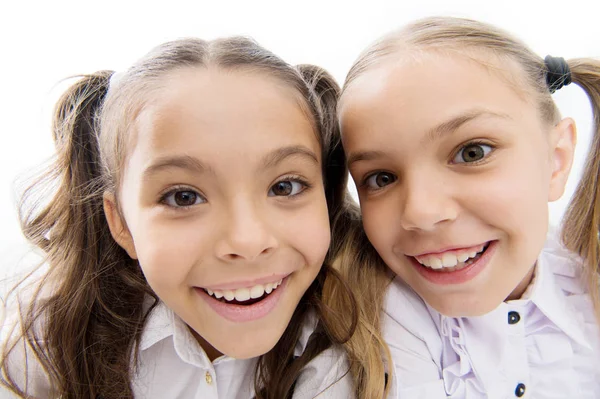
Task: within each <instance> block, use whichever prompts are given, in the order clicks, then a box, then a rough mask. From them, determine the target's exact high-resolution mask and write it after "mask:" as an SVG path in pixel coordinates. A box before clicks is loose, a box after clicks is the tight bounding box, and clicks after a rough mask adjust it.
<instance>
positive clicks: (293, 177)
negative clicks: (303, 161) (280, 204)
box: [267, 175, 312, 200]
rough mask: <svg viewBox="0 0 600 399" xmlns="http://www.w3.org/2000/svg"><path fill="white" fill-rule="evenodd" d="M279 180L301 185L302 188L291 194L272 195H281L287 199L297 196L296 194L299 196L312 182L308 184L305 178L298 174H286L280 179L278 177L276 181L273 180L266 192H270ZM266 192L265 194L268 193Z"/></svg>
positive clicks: (309, 187)
mask: <svg viewBox="0 0 600 399" xmlns="http://www.w3.org/2000/svg"><path fill="white" fill-rule="evenodd" d="M281 182H293V183H298V184H300V185H302V186H303V188H302V190H301V191H300V192H298V193H296V194H292V195H274V197H283V198H286V199H289V200H292V199H295V198H298V196H301V195H302V194H304V193H305V192H306V191H307V190H309V189H311V188H312V184H310V183H309V182H308V181H307V180H306V179H304V178H302V177H300V176H298V175H288V176H284V177H282V178H280V179H278V180H277V181H275V183H273V184H271V186H270V187H269V191H268V193H270V192H271V190H272V189H273V187H274V186H275V185H276V184H279V183H281ZM268 193H267V195H269V194H268Z"/></svg>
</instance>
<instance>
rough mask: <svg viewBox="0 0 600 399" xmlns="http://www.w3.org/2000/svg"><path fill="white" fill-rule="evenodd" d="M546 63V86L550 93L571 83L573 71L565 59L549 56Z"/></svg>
mask: <svg viewBox="0 0 600 399" xmlns="http://www.w3.org/2000/svg"><path fill="white" fill-rule="evenodd" d="M544 63H545V64H546V84H547V85H548V89H550V93H554V92H555V91H556V90H558V89H560V88H561V87H563V86H566V85H568V84H569V83H571V69H570V68H569V64H567V61H565V59H564V58H562V57H552V56H551V55H547V56H546V58H544Z"/></svg>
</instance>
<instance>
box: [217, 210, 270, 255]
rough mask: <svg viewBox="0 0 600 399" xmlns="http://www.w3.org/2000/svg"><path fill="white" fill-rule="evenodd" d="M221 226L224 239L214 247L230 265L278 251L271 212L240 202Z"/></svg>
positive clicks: (222, 220)
mask: <svg viewBox="0 0 600 399" xmlns="http://www.w3.org/2000/svg"><path fill="white" fill-rule="evenodd" d="M225 213H226V216H224V217H223V218H222V219H221V220H220V221H219V222H218V223H219V224H222V226H221V229H220V230H221V231H222V234H221V237H220V238H219V239H218V240H217V242H216V244H215V251H216V255H217V257H219V258H221V259H223V260H224V261H227V262H232V261H237V260H243V261H254V260H257V259H258V258H259V257H261V256H266V255H269V254H271V253H272V252H274V251H275V249H276V248H277V246H278V241H277V238H276V234H275V232H274V229H273V228H272V223H269V222H270V218H269V216H270V215H268V212H267V211H266V210H264V209H261V207H260V206H258V205H256V204H252V203H251V202H249V201H237V202H236V203H234V204H232V206H230V207H229V208H228V209H227V210H226V212H225Z"/></svg>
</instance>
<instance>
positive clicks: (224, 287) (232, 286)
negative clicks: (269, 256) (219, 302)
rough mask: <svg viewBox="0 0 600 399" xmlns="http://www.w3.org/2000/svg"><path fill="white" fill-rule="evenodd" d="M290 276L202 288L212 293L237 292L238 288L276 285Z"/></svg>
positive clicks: (261, 278) (270, 277)
mask: <svg viewBox="0 0 600 399" xmlns="http://www.w3.org/2000/svg"><path fill="white" fill-rule="evenodd" d="M290 274H291V273H282V274H271V275H269V276H265V277H260V278H256V279H250V280H238V281H232V282H228V283H220V284H213V285H210V286H203V287H202V288H205V289H210V290H212V291H215V290H218V291H224V290H236V289H238V288H252V287H254V286H255V285H259V284H261V285H262V284H268V283H276V282H277V281H279V280H283V279H284V278H286V277H287V276H289V275H290Z"/></svg>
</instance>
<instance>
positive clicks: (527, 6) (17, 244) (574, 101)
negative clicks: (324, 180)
mask: <svg viewBox="0 0 600 399" xmlns="http://www.w3.org/2000/svg"><path fill="white" fill-rule="evenodd" d="M598 11H600V1H598V0H593V1H582V0H571V1H568V2H566V1H564V0H563V1H552V0H551V1H541V0H536V1H526V0H520V1H513V0H509V1H494V2H492V1H483V0H480V1H456V0H455V1H445V0H439V1H434V0H421V1H401V0H395V1H392V0H390V1H385V0H369V1H366V0H365V1H362V2H352V1H326V0H321V1H315V0H303V1H293V2H290V1H284V0H279V1H251V0H245V1H244V0H241V1H237V2H232V1H219V0H212V1H189V0H188V1H181V0H172V1H160V2H159V1H126V0H117V1H115V0H109V1H94V2H91V1H82V0H77V1H66V0H52V1H21V2H17V1H12V2H11V1H8V0H5V1H3V2H2V3H1V5H0V54H1V55H0V78H1V84H0V135H1V136H0V137H1V141H0V282H2V283H3V285H5V284H6V283H7V281H2V280H1V279H2V277H1V276H3V275H6V274H8V273H9V271H10V272H12V270H14V269H16V268H21V267H23V264H24V263H26V261H25V260H24V258H22V255H23V254H24V253H25V251H26V249H27V247H26V246H25V241H24V239H23V237H22V235H21V233H20V230H19V228H18V223H17V216H16V210H15V209H16V207H15V204H16V194H17V192H18V188H19V186H18V185H17V184H15V181H16V179H17V178H21V179H22V178H23V177H26V176H27V175H28V173H29V172H31V170H32V168H33V167H35V166H36V165H38V164H40V163H41V162H43V161H44V160H46V159H48V158H49V157H50V156H51V155H52V151H53V144H52V142H51V134H50V129H49V126H50V116H51V111H52V104H53V103H54V101H55V100H56V99H57V96H58V95H59V94H60V92H61V90H63V89H64V87H65V86H64V83H63V84H62V85H61V84H60V81H61V79H64V78H66V77H68V76H71V75H76V74H79V73H87V72H93V71H96V70H100V69H113V70H114V69H116V70H121V69H124V68H126V67H127V66H128V65H129V64H130V63H132V62H133V61H134V60H135V59H137V58H138V57H140V56H141V55H143V54H144V53H145V52H147V51H148V50H149V49H150V48H151V47H153V46H155V45H157V44H159V43H161V42H163V41H166V40H169V39H175V38H179V37H184V36H197V37H201V38H204V39H213V38H216V37H219V36H225V35H233V34H236V35H239V34H241V35H248V36H252V37H254V38H255V39H257V40H258V41H259V42H260V43H261V44H262V45H264V46H265V47H267V48H268V49H270V50H272V51H274V52H275V53H276V54H278V55H280V56H281V57H283V58H284V59H286V60H287V61H288V62H290V63H314V64H318V65H321V66H324V67H326V68H327V69H329V70H330V71H331V72H332V73H333V74H334V76H335V77H336V78H337V79H338V81H339V82H340V83H341V82H343V79H344V77H345V75H346V72H347V70H348V69H349V67H350V65H351V64H352V62H353V60H354V59H355V58H356V56H357V55H358V53H359V52H360V51H361V50H362V49H363V48H364V47H365V46H367V45H368V44H369V43H370V42H372V41H373V40H374V39H376V38H377V37H378V36H380V35H381V34H383V33H385V32H386V31H389V30H391V29H393V28H396V27H399V26H401V25H403V24H405V23H407V22H409V21H411V20H413V19H415V18H419V17H423V16H429V15H453V16H464V17H471V18H475V19H480V20H483V21H487V22H491V23H494V24H497V25H499V26H500V27H502V28H504V29H506V30H509V31H511V32H512V33H514V34H516V35H517V36H519V37H520V38H521V39H523V40H524V41H525V42H526V43H527V44H529V45H530V46H531V47H532V48H533V49H534V50H535V51H536V52H538V53H539V54H540V55H542V56H544V55H546V54H552V55H556V56H562V57H565V58H571V57H583V56H595V57H598V56H600V23H599V22H600V20H599V18H600V17H599V12H598ZM555 97H556V99H557V101H558V104H559V107H560V108H561V110H562V112H563V115H568V116H573V117H574V118H575V120H576V121H577V124H578V126H579V134H580V145H579V148H578V153H577V163H576V165H575V169H574V173H573V176H572V178H571V181H570V187H569V189H568V193H567V194H566V195H565V197H564V198H563V200H562V201H560V202H559V203H556V204H553V205H552V207H551V219H552V222H553V223H557V222H559V221H560V217H561V215H562V211H563V208H564V205H565V203H566V202H567V200H568V198H569V196H570V194H571V192H572V189H573V186H574V185H575V183H576V181H577V178H578V174H579V170H580V168H581V163H582V162H583V157H584V153H585V151H586V147H587V145H588V143H587V142H588V140H589V136H590V131H591V114H590V108H589V104H588V100H587V98H586V97H585V96H584V94H583V92H582V91H581V90H580V89H579V88H578V87H575V86H574V85H571V86H570V87H567V88H566V89H563V90H561V91H560V92H559V93H557V95H556V96H555Z"/></svg>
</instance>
